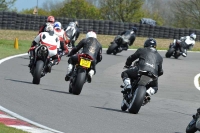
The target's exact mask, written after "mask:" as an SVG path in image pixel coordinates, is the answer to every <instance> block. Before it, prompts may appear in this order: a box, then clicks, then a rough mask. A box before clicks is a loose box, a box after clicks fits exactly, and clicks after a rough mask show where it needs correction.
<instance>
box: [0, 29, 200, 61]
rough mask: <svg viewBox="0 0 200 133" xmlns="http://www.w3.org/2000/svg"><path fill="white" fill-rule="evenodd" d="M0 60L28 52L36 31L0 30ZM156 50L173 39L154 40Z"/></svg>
mask: <svg viewBox="0 0 200 133" xmlns="http://www.w3.org/2000/svg"><path fill="white" fill-rule="evenodd" d="M0 34H1V36H0V51H1V52H0V59H1V58H4V57H7V56H10V55H15V54H19V53H25V52H27V51H28V49H29V47H30V45H31V42H32V40H33V39H34V38H35V36H36V35H37V34H38V32H37V31H20V30H0ZM84 37H85V34H81V35H80V36H79V38H78V40H77V41H76V43H78V42H79V41H80V40H81V39H83V38H84ZM97 37H98V40H99V42H100V43H101V44H102V45H103V47H104V48H106V47H108V45H109V44H110V42H111V41H113V39H114V38H115V36H113V35H97ZM15 38H18V42H19V43H18V44H19V49H18V50H16V49H14V40H15ZM146 39H147V38H146V37H137V38H136V40H135V42H134V44H133V46H131V47H130V48H139V47H143V44H144V41H145V40H146ZM156 41H157V44H158V45H157V49H162V50H166V49H168V46H169V44H170V43H171V42H172V41H173V39H161V38H156ZM193 50H194V51H200V42H196V45H195V47H194V48H193Z"/></svg>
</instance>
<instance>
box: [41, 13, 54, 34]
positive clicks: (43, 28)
mask: <svg viewBox="0 0 200 133" xmlns="http://www.w3.org/2000/svg"><path fill="white" fill-rule="evenodd" d="M54 22H55V18H54V16H48V17H47V22H46V23H45V24H44V25H42V26H41V27H40V29H39V34H40V33H41V32H44V31H45V29H46V27H47V25H48V24H51V25H52V26H53V25H54Z"/></svg>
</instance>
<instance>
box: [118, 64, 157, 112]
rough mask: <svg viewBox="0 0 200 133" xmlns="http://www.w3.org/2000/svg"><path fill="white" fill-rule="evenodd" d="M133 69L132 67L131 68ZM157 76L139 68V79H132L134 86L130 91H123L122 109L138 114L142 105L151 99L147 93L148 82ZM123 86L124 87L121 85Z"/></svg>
mask: <svg viewBox="0 0 200 133" xmlns="http://www.w3.org/2000/svg"><path fill="white" fill-rule="evenodd" d="M129 69H131V67H130V68H129ZM156 78H157V76H156V75H154V74H153V73H151V72H148V71H142V70H139V72H138V79H137V80H131V85H132V88H131V90H130V91H122V93H123V100H122V103H121V110H122V111H126V110H127V109H128V112H129V113H132V114H137V113H138V112H139V110H140V108H141V106H144V105H146V104H147V103H148V102H149V101H150V97H149V96H148V94H147V93H146V91H147V89H148V87H147V86H148V84H149V83H150V82H151V81H153V80H154V79H156ZM121 88H124V86H123V85H121Z"/></svg>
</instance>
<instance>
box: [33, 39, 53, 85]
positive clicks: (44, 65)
mask: <svg viewBox="0 0 200 133" xmlns="http://www.w3.org/2000/svg"><path fill="white" fill-rule="evenodd" d="M49 49H51V50H57V46H56V45H50V44H46V43H45V44H42V43H40V44H38V46H36V48H35V55H36V56H35V60H34V63H33V68H32V70H31V74H32V76H33V81H32V83H33V84H40V79H41V78H42V77H44V76H45V74H47V73H48V72H49V73H50V72H51V69H49V67H48V64H49V62H50V61H51V60H52V59H51V58H50V57H51V56H52V55H54V53H51V52H50V51H49Z"/></svg>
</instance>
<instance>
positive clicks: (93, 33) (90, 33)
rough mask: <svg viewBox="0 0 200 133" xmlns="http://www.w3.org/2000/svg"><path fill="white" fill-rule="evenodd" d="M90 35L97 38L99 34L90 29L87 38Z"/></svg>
mask: <svg viewBox="0 0 200 133" xmlns="http://www.w3.org/2000/svg"><path fill="white" fill-rule="evenodd" d="M89 37H94V38H97V35H96V33H95V32H94V31H89V32H88V33H87V34H86V38H89Z"/></svg>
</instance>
